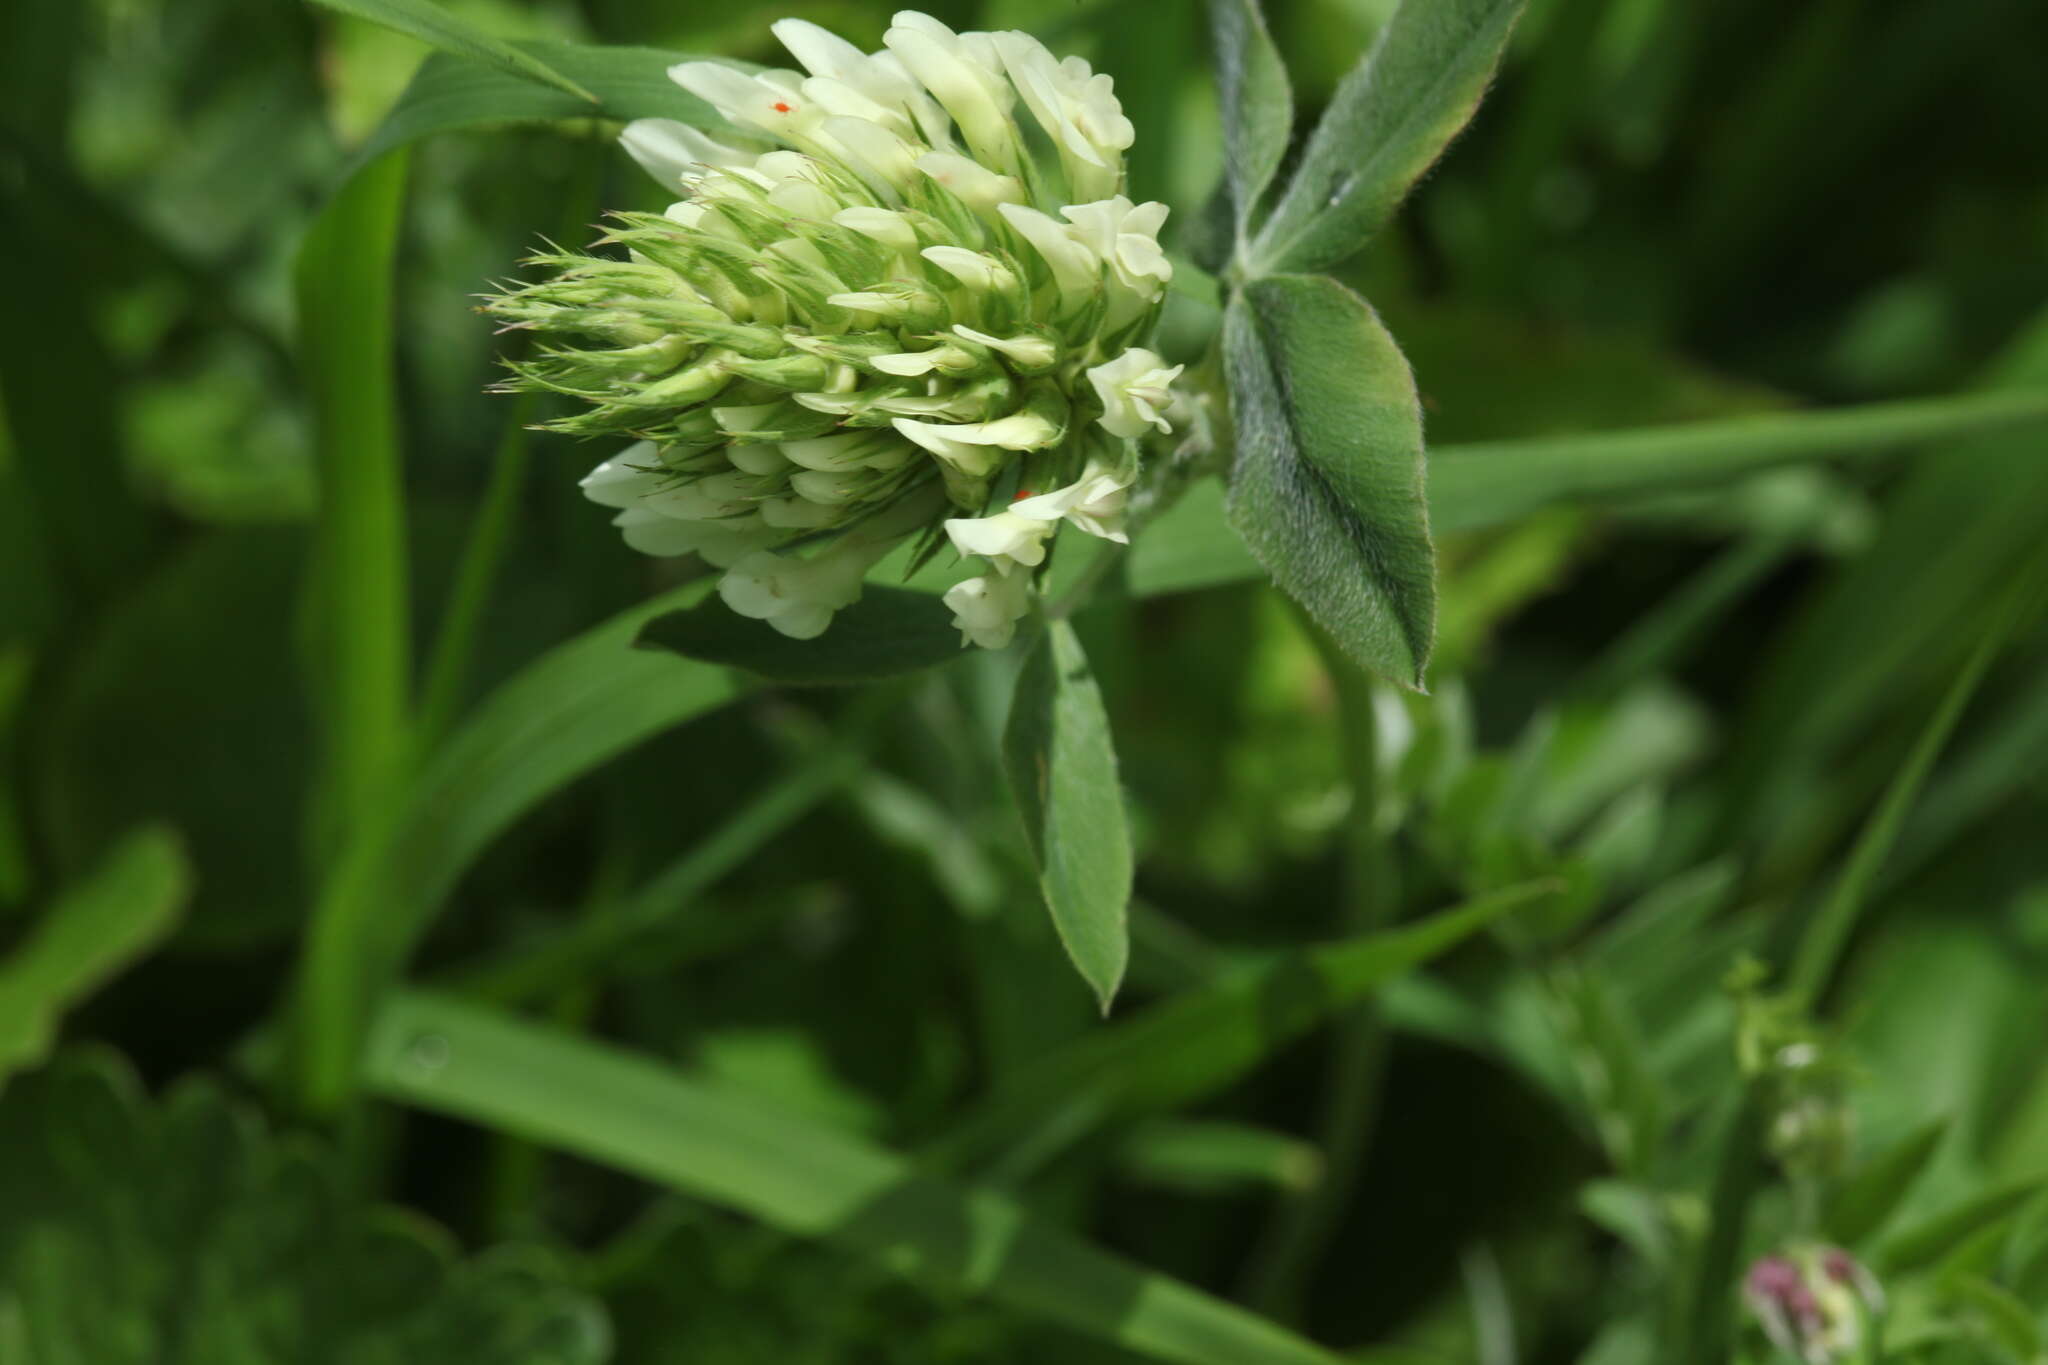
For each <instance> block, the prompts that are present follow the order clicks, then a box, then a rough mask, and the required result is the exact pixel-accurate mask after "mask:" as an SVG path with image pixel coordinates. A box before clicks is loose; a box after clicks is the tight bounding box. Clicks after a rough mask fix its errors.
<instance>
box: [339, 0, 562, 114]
mask: <svg viewBox="0 0 2048 1365" xmlns="http://www.w3.org/2000/svg"><path fill="white" fill-rule="evenodd" d="M319 3H320V4H323V5H325V6H327V7H328V8H329V9H333V10H339V11H341V12H342V13H343V14H353V15H355V16H356V17H357V18H359V19H367V20H369V21H370V22H371V23H373V24H380V25H382V26H383V27H385V28H388V29H393V30H395V31H397V32H399V33H403V34H405V35H406V36H407V37H409V38H417V39H419V40H420V41H421V42H423V43H425V44H427V45H428V46H429V47H434V48H439V49H440V50H441V51H443V52H446V53H448V54H449V55H450V56H454V57H460V58H462V59H464V60H466V61H472V62H482V63H484V64H485V65H487V66H492V67H495V68H497V69H498V70H500V71H503V72H505V73H506V74H508V75H511V76H514V77H517V78H518V79H519V80H522V81H528V82H538V83H539V84H541V85H546V86H552V87H553V88H554V89H556V90H561V91H566V92H567V93H568V94H570V95H572V96H574V97H575V98H577V99H579V100H582V101H584V102H585V103H587V104H596V103H597V102H598V99H597V96H596V95H593V94H592V93H590V91H588V90H586V89H585V88H584V87H583V86H581V85H579V84H578V83H576V82H575V81H573V80H571V79H569V77H567V76H565V75H563V74H562V73H561V72H560V71H557V70H556V69H555V68H554V67H552V66H549V65H548V64H547V63H546V62H544V61H542V60H541V59H540V58H539V57H536V56H535V55H534V54H533V53H532V52H530V51H527V50H524V49H522V48H518V47H514V46H513V45H512V44H510V43H508V42H506V41H504V40H503V39H502V38H494V37H492V36H491V35H490V34H488V33H485V32H484V31H483V30H482V29H480V28H477V27H476V26H475V25H474V24H471V23H470V22H469V21H468V20H466V19H463V18H460V17H458V16H456V15H453V14H450V13H449V12H448V11H447V10H445V9H442V8H441V7H440V6H439V5H437V4H435V3H434V0H319Z"/></svg>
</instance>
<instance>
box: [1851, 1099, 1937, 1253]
mask: <svg viewBox="0 0 2048 1365" xmlns="http://www.w3.org/2000/svg"><path fill="white" fill-rule="evenodd" d="M1948 1126H1949V1120H1948V1119H1947V1118H1938V1119H1934V1120H1933V1121H1931V1122H1929V1123H1927V1124H1924V1125H1923V1126H1921V1127H1920V1128H1918V1129H1915V1130H1914V1131H1913V1132H1911V1133H1909V1134H1907V1135H1906V1136H1905V1137H1904V1138H1902V1139H1900V1140H1899V1141H1898V1142H1896V1143H1894V1144H1892V1145H1891V1146H1890V1147H1887V1148H1886V1149H1885V1150H1884V1151H1882V1152H1879V1153H1878V1154H1877V1155H1876V1156H1873V1157H1872V1158H1870V1160H1868V1161H1865V1162H1863V1163H1862V1164H1861V1165H1859V1166H1858V1167H1857V1168H1856V1169H1855V1170H1853V1171H1851V1172H1850V1173H1849V1175H1848V1176H1847V1178H1846V1179H1844V1180H1843V1181H1842V1183H1841V1184H1840V1185H1839V1186H1838V1187H1837V1188H1836V1189H1835V1192H1834V1194H1833V1195H1832V1196H1830V1197H1829V1199H1828V1203H1827V1210H1826V1212H1825V1213H1824V1214H1823V1216H1822V1224H1823V1225H1824V1226H1825V1227H1826V1228H1827V1231H1828V1237H1829V1238H1830V1239H1831V1240H1833V1241H1836V1242H1839V1243H1841V1244H1842V1245H1843V1246H1850V1247H1853V1246H1857V1245H1859V1244H1861V1243H1862V1242H1863V1241H1865V1240H1866V1239H1867V1238H1870V1237H1873V1236H1875V1235H1876V1234H1877V1233H1878V1232H1879V1231H1880V1230H1882V1229H1883V1227H1884V1225H1885V1221H1886V1220H1887V1219H1889V1218H1890V1217H1891V1216H1892V1214H1893V1213H1894V1212H1895V1211H1896V1210H1897V1209H1898V1207H1899V1204H1900V1202H1901V1201H1902V1200H1904V1199H1905V1197H1906V1195H1907V1194H1908V1193H1909V1192H1911V1190H1912V1188H1913V1183H1914V1182H1915V1181H1916V1180H1918V1179H1919V1178H1920V1174H1921V1172H1923V1171H1925V1170H1926V1169H1927V1163H1928V1161H1929V1160H1931V1159H1932V1158H1933V1156H1934V1152H1935V1149H1936V1148H1937V1147H1939V1146H1941V1140H1942V1138H1943V1137H1944V1136H1946V1135H1947V1133H1948Z"/></svg>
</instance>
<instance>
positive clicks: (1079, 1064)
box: [939, 881, 1559, 1160]
mask: <svg viewBox="0 0 2048 1365" xmlns="http://www.w3.org/2000/svg"><path fill="white" fill-rule="evenodd" d="M1558 889H1559V888H1558V886H1557V884H1556V883H1554V882H1548V881H1545V882H1536V883H1531V884H1528V885H1524V886H1517V887H1512V888H1510V889H1508V890H1506V891H1500V892H1496V893H1494V894H1492V895H1489V896H1481V897H1478V898H1476V899H1473V900H1471V901H1468V902H1466V903H1465V904H1463V905H1460V906H1457V907H1455V908H1453V909H1450V910H1446V911H1443V912H1442V913H1441V914H1437V915H1433V916H1431V917H1430V918H1429V919H1426V920H1423V921H1422V922H1421V923H1419V924H1411V925H1404V926H1403V927H1401V928H1399V929H1391V930H1387V931H1385V932H1382V933H1376V934H1365V935H1361V936H1360V937H1357V938H1352V939H1346V940H1344V941H1342V942H1338V943H1333V944H1329V945H1326V946H1324V947H1320V948H1313V949H1308V950H1304V951H1297V952H1290V953H1285V954H1282V955H1280V956H1277V957H1274V958H1272V959H1270V960H1268V961H1265V962H1261V963H1258V964H1255V965H1252V966H1248V967H1244V968H1241V969H1239V970H1237V971H1234V972H1232V973H1231V974H1230V975H1228V976H1225V977H1223V978H1222V979H1221V980H1219V981H1217V982H1216V983H1215V984H1213V985H1209V986H1204V987H1201V988H1199V989H1196V990H1191V991H1187V992H1185V993H1183V994H1180V995H1176V996H1173V997H1172V998H1170V999H1168V1000H1165V1001H1163V1002H1161V1003H1160V1004H1158V1005H1155V1006H1153V1007H1151V1008H1150V1009H1147V1010H1145V1011H1144V1012H1143V1013H1141V1014H1139V1015H1136V1016H1135V1017H1133V1018H1130V1019H1127V1020H1124V1021H1122V1022H1120V1023H1117V1024H1115V1025H1112V1026H1110V1027H1109V1028H1106V1029H1101V1030H1098V1031H1096V1032H1094V1033H1091V1034H1089V1035H1087V1036H1086V1037H1084V1038H1082V1039H1080V1040H1079V1041H1077V1042H1075V1043H1073V1044H1072V1045H1070V1046H1068V1047H1065V1048H1063V1049H1061V1050H1060V1051H1058V1052H1054V1053H1048V1054H1046V1055H1045V1056H1043V1057H1041V1058H1039V1059H1038V1060H1037V1061H1035V1062H1033V1063H1032V1064H1030V1065H1028V1066H1026V1067H1023V1068H1021V1069H1020V1070H1019V1071H1018V1072H1017V1073H1016V1074H1015V1076H1014V1077H1013V1078H1012V1079H1011V1080H1009V1081H1008V1082H1007V1083H1005V1084H1004V1085H1003V1086H1002V1087H1001V1088H1000V1089H998V1090H997V1091H996V1092H995V1093H994V1094H993V1095H991V1096H990V1097H989V1098H988V1099H987V1100H985V1101H983V1102H982V1103H981V1104H980V1105H978V1106H977V1107H976V1108H975V1110H974V1111H973V1112H972V1113H971V1114H970V1115H968V1117H967V1118H966V1119H965V1120H964V1121H963V1122H961V1123H960V1124H959V1125H957V1126H956V1127H955V1128H954V1129H953V1131H952V1132H951V1133H949V1134H948V1135H947V1136H946V1138H945V1139H943V1140H942V1142H941V1143H940V1144H939V1153H940V1154H941V1155H943V1156H945V1157H946V1158H948V1159H950V1160H963V1159H975V1158H978V1157H980V1156H983V1155H985V1154H988V1153H991V1152H995V1151H999V1150H1002V1149H1003V1148H1005V1147H1007V1146H1009V1145H1011V1144H1012V1143H1014V1142H1015V1141H1016V1140H1017V1139H1018V1136H1019V1135H1020V1134H1028V1133H1030V1132H1031V1131H1032V1130H1034V1129H1038V1128H1041V1127H1043V1126H1044V1125H1045V1124H1046V1123H1047V1122H1048V1121H1057V1120H1059V1119H1060V1118H1061V1117H1062V1116H1064V1115H1067V1114H1070V1113H1073V1112H1075V1111H1077V1110H1085V1111H1086V1112H1087V1114H1088V1117H1089V1119H1090V1121H1091V1122H1099V1121H1105V1120H1113V1119H1124V1118H1137V1117H1141V1116H1144V1115H1147V1114H1154V1113H1160V1112H1163V1111H1165V1110H1169V1109H1175V1108H1179V1107H1181V1106H1183V1105H1187V1104H1192V1103H1194V1102H1196V1101H1198V1100H1201V1099H1203V1098H1204V1097H1206V1096H1209V1095H1213V1094H1215V1093H1216V1092H1217V1091H1219V1090H1222V1089H1223V1088H1224V1087H1226V1086H1228V1085H1230V1084H1231V1083H1232V1082H1234V1081H1235V1080H1237V1079H1238V1077H1240V1076H1242V1075H1244V1074H1245V1073H1246V1072H1247V1071H1250V1070H1251V1069H1252V1068H1253V1067H1255V1066H1257V1065H1259V1063H1261V1062H1263V1061H1265V1060H1266V1059H1267V1058H1268V1057H1271V1056H1272V1055H1273V1054H1274V1053H1275V1052H1277V1051H1279V1049H1280V1048H1282V1047H1284V1046H1285V1045H1286V1044H1288V1043H1290V1042H1292V1041H1293V1040H1294V1039H1296V1038H1299V1037H1300V1036H1301V1035H1302V1034H1304V1033H1306V1032H1308V1031H1309V1030H1310V1029H1311V1028H1313V1027H1315V1026H1316V1025H1317V1024H1318V1023H1320V1022H1322V1021H1323V1020H1325V1019H1328V1018H1330V1017H1331V1016H1332V1015H1333V1014H1336V1013H1338V1012H1339V1011H1341V1010H1343V1009H1344V1007H1345V1006H1347V1005H1352V1004H1355V1003H1357V1002H1358V1001H1359V1000H1361V999H1363V998H1365V997H1366V996H1368V995H1370V994H1371V993H1372V992H1373V991H1375V990H1377V989H1379V988H1380V987H1381V986H1383V985H1385V984H1386V983H1387V982H1389V981H1392V980H1393V979H1394V978H1396V977H1398V976H1401V975H1403V974H1404V973H1407V972H1410V971H1413V970H1414V969H1415V968H1417V967H1419V966H1421V965H1422V964H1423V963H1425V962H1428V961H1429V960H1430V959H1432V958H1434V957H1437V956H1438V955H1440V954H1442V953H1445V952H1448V951H1449V950H1450V949H1452V948H1454V947H1456V946H1457V945H1458V944H1460V943H1462V942H1464V941H1465V939H1467V938H1468V937H1470V936H1471V935H1472V934H1474V933H1476V932H1478V931H1479V930H1480V929H1483V928H1485V927H1486V926H1487V925H1488V924H1491V923H1493V922H1494V921H1495V920H1497V919H1499V918H1501V917H1502V916H1503V915H1506V914H1509V913H1511V912H1513V911H1516V910H1519V909H1522V908H1524V907H1527V906H1529V905H1532V904H1534V903H1536V902H1538V901H1540V900H1542V899H1544V898H1545V897H1547V896H1550V895H1553V894H1555V893H1556V891H1557V890H1558Z"/></svg>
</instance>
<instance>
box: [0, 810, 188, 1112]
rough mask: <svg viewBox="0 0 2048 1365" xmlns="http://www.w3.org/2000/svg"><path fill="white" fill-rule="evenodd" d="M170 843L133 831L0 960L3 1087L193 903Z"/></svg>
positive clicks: (160, 833) (156, 831)
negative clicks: (69, 1016)
mask: <svg viewBox="0 0 2048 1365" xmlns="http://www.w3.org/2000/svg"><path fill="white" fill-rule="evenodd" d="M191 881H192V876H191V867H190V865H189V864H188V863H187V861H186V858H185V850H184V846H183V845H182V844H181V843H180V842H179V841H178V837H177V835H176V834H174V833H172V832H171V831H170V830H169V829H167V828H164V827H162V826H149V827H145V828H143V829H138V830H136V831H135V832H134V833H133V834H130V835H129V836H128V837H127V838H125V839H123V840H122V841H121V842H120V843H119V844H117V845H115V847H114V848H113V849H112V851H110V852H109V853H108V854H107V856H106V857H105V858H104V859H102V860H101V862H100V864H99V866H98V867H97V868H95V869H94V870H93V872H92V875H91V876H90V877H88V878H87V879H86V880H85V881H83V882H82V883H80V884H79V885H77V886H74V887H72V888H70V889H69V890H67V891H66V892H65V893H64V894H63V895H61V896H59V897H58V898H57V901H56V903H55V904H53V905H52V906H50V908H49V909H48V910H46V911H44V912H43V916H42V918H41V919H39V920H38V921H37V922H36V925H35V927H34V928H33V929H31V930H30V931H29V934H28V937H27V938H25V939H23V940H22V941H21V942H20V943H19V944H18V945H17V946H16V947H15V949H14V951H13V952H12V953H11V954H9V955H8V956H7V957H6V958H4V959H0V1085H4V1084H5V1083H6V1080H7V1077H8V1076H9V1075H11V1074H12V1073H14V1072H16V1071H18V1070H20V1069H22V1068H23V1067H28V1066H34V1065H35V1064H36V1063H37V1062H40V1061H41V1060H42V1059H43V1058H44V1056H45V1055H47V1054H48V1052H49V1049H50V1044H51V1042H52V1041H53V1040H54V1039H55V1037H56V1034H57V1025H58V1022H59V1020H60V1019H61V1018H62V1016H63V1013H64V1011H65V1010H66V1009H68V1008H69V1007H71V1006H72V1005H74V1004H76V1003H78V1002H79V1001H81V1000H83V999H84V998H85V997H86V996H88V995H90V994H92V992H93V991H95V990H97V989H98V988H99V987H100V985H101V984H102V983H103V982H105V981H106V979H107V978H108V977H110V976H113V975H114V974H115V973H117V972H119V971H121V970H122V969H123V968H125V967H127V966H128V965H129V964H130V963H132V962H133V961H135V960H136V959H137V958H139V957H141V956H143V955H144V954H146V953H147V952H149V950H150V949H152V948H154V947H155V946H156V945H157V944H158V943H160V942H162V941H163V939H164V938H165V937H166V936H167V935H168V934H169V933H170V932H171V929H172V927H173V926H174V925H176V923H177V921H178V916H179V915H180V914H181V913H182V912H183V910H184V908H185V901H186V899H187V897H189V896H190V894H191V890H192V887H191Z"/></svg>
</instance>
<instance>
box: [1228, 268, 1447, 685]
mask: <svg viewBox="0 0 2048 1365" xmlns="http://www.w3.org/2000/svg"><path fill="white" fill-rule="evenodd" d="M1223 326H1224V334H1223V344H1224V356H1225V359H1226V361H1227V363H1228V368H1229V374H1230V394H1231V404H1232V408H1233V415H1234V418H1235V420H1236V424H1237V458H1236V463H1235V465H1234V466H1233V467H1232V470H1231V476H1230V507H1229V510H1230V522H1231V525H1232V526H1234V527H1235V528H1236V529H1237V532H1238V534H1239V535H1241V536H1243V537H1244V539H1245V543H1246V544H1248V545H1249V546H1251V549H1252V553H1253V554H1255V555H1257V556H1258V558H1259V562H1260V563H1262V564H1264V565H1265V566H1266V570H1267V572H1268V573H1270V574H1272V575H1273V578H1274V581H1275V582H1277V583H1278V584H1279V585H1280V586H1281V587H1282V588H1284V589H1285V590H1286V591H1287V593H1288V594H1289V595H1290V596H1292V597H1293V598H1294V599H1295V600H1296V601H1298V602H1300V603H1301V604H1302V605H1303V606H1304V607H1306V608H1308V610H1309V613H1310V614H1311V615H1312V616H1314V617H1315V619H1316V620H1317V622H1318V623H1319V624H1321V625H1322V627H1323V628H1324V629H1325V630H1327V631H1329V632H1330V634H1331V636H1332V637H1333V638H1335V639H1336V641H1337V643H1338V644H1340V645H1341V646H1343V648H1344V651H1345V652H1346V653H1347V654H1349V655H1351V657H1352V658H1354V659H1356V660H1357V661H1358V662H1359V663H1360V664H1361V665H1363V666H1364V667H1366V668H1369V669H1371V670H1373V671H1374V672H1376V673H1379V674H1381V675H1383V676H1385V677H1388V678H1392V679H1394V680H1396V681H1398V682H1402V683H1408V684H1411V685H1420V683H1421V681H1422V670H1423V667H1424V665H1425V664H1427V663H1428V661H1429V649H1430V641H1431V639H1432V637H1433V635H1434V633H1435V628H1436V562H1435V554H1434V551H1433V550H1432V548H1431V545H1430V539H1429V515H1428V511H1427V508H1426V506H1425V504H1424V501H1423V455H1422V413H1421V409H1420V407H1419V406H1418V404H1417V402H1416V398H1415V381H1414V378H1413V377H1412V376H1411V375H1410V374H1409V372H1408V362H1407V361H1406V360H1404V359H1402V357H1401V351H1400V348H1399V347H1398V346H1396V345H1395V344H1394V339H1393V338H1392V337H1391V336H1389V335H1388V334H1387V330H1386V328H1385V327H1383V326H1381V325H1380V320H1379V318H1378V317H1377V316H1375V315H1374V313H1373V311H1372V309H1371V307H1370V306H1368V305H1367V304H1366V302H1365V300H1363V299H1361V298H1359V297H1358V296H1357V295H1356V294H1354V293H1352V292H1351V291H1350V290H1349V289H1347V288H1345V287H1344V286H1343V285H1341V284H1339V283H1337V282H1336V281H1335V280H1331V279H1326V278H1322V277H1310V276H1300V275H1279V276H1273V277H1271V278H1268V279H1262V280H1255V281H1253V282H1252V283H1250V284H1248V285H1247V286H1246V287H1245V288H1244V290H1243V291H1242V292H1241V293H1239V294H1238V295H1237V296H1236V297H1235V298H1233V299H1232V300H1231V304H1230V308H1229V310H1228V312H1227V313H1226V314H1225V315H1224V324H1223Z"/></svg>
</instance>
